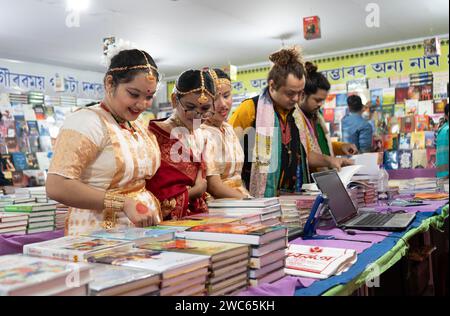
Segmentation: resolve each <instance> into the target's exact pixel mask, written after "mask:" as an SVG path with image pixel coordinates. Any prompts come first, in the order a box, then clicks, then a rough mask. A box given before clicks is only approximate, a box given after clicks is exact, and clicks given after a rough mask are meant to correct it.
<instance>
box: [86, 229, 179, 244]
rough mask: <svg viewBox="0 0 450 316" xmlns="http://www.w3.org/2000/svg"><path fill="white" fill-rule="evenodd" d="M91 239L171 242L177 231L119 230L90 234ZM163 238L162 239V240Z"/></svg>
mask: <svg viewBox="0 0 450 316" xmlns="http://www.w3.org/2000/svg"><path fill="white" fill-rule="evenodd" d="M90 237H94V238H100V239H114V240H128V241H134V242H136V241H139V240H144V241H151V240H152V239H155V240H171V239H173V238H174V237H175V230H169V229H165V230H157V229H152V230H149V229H144V228H117V229H110V230H102V231H96V232H93V233H91V234H90ZM161 238H162V239H161Z"/></svg>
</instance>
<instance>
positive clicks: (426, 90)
mask: <svg viewBox="0 0 450 316" xmlns="http://www.w3.org/2000/svg"><path fill="white" fill-rule="evenodd" d="M427 100H433V85H428V84H427V85H423V86H420V101H427Z"/></svg>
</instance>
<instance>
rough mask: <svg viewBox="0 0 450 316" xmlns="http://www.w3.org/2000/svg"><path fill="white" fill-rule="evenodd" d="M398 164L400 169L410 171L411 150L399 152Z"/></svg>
mask: <svg viewBox="0 0 450 316" xmlns="http://www.w3.org/2000/svg"><path fill="white" fill-rule="evenodd" d="M398 162H399V168H400V169H411V168H412V151H411V150H400V151H399V152H398Z"/></svg>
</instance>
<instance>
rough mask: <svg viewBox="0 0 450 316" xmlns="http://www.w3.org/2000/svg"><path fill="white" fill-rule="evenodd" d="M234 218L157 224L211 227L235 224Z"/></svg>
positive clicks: (161, 224)
mask: <svg viewBox="0 0 450 316" xmlns="http://www.w3.org/2000/svg"><path fill="white" fill-rule="evenodd" d="M236 221H237V219H236V218H225V217H223V218H220V217H215V218H205V219H196V220H193V219H190V220H179V221H164V222H161V223H160V224H159V226H165V227H172V226H173V227H195V226H201V225H212V224H226V223H233V222H236Z"/></svg>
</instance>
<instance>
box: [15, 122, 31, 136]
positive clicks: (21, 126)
mask: <svg viewBox="0 0 450 316" xmlns="http://www.w3.org/2000/svg"><path fill="white" fill-rule="evenodd" d="M15 122H16V137H22V136H28V135H29V131H28V124H27V122H26V121H25V120H21V119H17V118H16V120H15Z"/></svg>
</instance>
